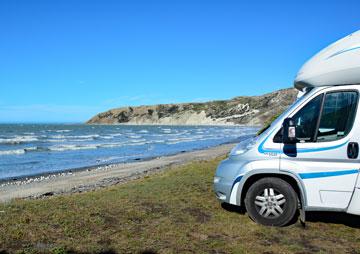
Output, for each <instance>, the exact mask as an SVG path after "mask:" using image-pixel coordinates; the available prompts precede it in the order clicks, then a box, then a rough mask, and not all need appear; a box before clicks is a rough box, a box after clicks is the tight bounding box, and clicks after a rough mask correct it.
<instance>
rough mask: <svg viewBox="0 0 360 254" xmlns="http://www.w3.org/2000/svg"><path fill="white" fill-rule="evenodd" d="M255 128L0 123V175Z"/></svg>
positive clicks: (176, 147)
mask: <svg viewBox="0 0 360 254" xmlns="http://www.w3.org/2000/svg"><path fill="white" fill-rule="evenodd" d="M256 131H257V128H255V127H240V126H127V125H120V126H119V125H111V126H104V125H66V124H0V180H4V179H14V178H19V177H24V176H32V175H39V174H47V173H54V172H61V171H67V170H72V169H79V168H84V167H92V166H97V165H107V164H112V163H122V162H133V161H139V160H146V159H150V158H154V157H159V156H165V155H172V154H177V153H180V152H184V151H193V150H198V149H205V148H209V147H213V146H217V145H220V144H224V143H229V142H237V141H240V140H243V139H246V138H249V137H251V136H253V135H254V134H255V133H256Z"/></svg>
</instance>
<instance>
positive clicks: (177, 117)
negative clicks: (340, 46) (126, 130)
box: [87, 88, 297, 125]
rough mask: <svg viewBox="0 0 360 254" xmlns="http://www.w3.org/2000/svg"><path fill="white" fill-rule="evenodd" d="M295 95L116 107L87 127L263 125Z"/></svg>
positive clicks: (287, 91) (280, 92) (284, 91)
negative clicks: (112, 125) (126, 125)
mask: <svg viewBox="0 0 360 254" xmlns="http://www.w3.org/2000/svg"><path fill="white" fill-rule="evenodd" d="M296 94H297V91H296V90H295V89H293V88H289V89H282V90H278V91H275V92H272V93H267V94H264V95H260V96H239V97H235V98H233V99H230V100H219V101H209V102H202V103H181V104H159V105H152V106H138V107H122V108H115V109H111V110H108V111H106V112H103V113H100V114H97V115H96V116H94V117H92V118H91V119H90V120H89V121H87V124H134V125H140V124H149V125H156V124H163V125H216V124H231V125H233V124H241V125H262V124H263V123H264V122H266V121H268V120H269V119H270V118H271V117H272V116H274V115H276V114H278V113H280V112H282V111H283V110H285V109H286V108H287V107H288V106H289V105H290V104H291V103H293V102H294V100H295V99H296Z"/></svg>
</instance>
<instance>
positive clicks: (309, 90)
mask: <svg viewBox="0 0 360 254" xmlns="http://www.w3.org/2000/svg"><path fill="white" fill-rule="evenodd" d="M311 91H313V89H308V90H307V91H306V92H305V93H304V94H303V95H302V96H301V97H298V98H297V99H296V100H295V101H294V102H293V104H291V105H290V106H289V107H288V108H287V109H286V110H285V111H284V112H283V113H281V114H280V115H279V116H278V117H277V118H276V119H275V120H274V121H273V122H272V123H271V124H269V125H268V126H266V127H265V128H263V129H262V130H261V131H259V132H258V134H257V135H258V136H260V135H261V134H263V133H264V132H265V131H267V130H268V129H269V128H270V127H271V126H274V125H276V124H277V123H278V121H279V119H282V118H283V116H284V115H287V114H288V113H289V112H290V111H291V110H292V108H294V107H295V108H296V107H297V106H298V105H300V104H301V103H302V102H303V101H304V100H305V99H306V98H308V96H309V94H310V92H311Z"/></svg>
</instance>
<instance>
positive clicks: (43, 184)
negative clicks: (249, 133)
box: [0, 144, 234, 202]
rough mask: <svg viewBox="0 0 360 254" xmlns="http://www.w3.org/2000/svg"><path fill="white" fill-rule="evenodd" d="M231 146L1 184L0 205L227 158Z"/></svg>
mask: <svg viewBox="0 0 360 254" xmlns="http://www.w3.org/2000/svg"><path fill="white" fill-rule="evenodd" d="M233 146H234V144H224V145H220V146H216V147H213V148H209V149H205V150H197V151H192V152H184V153H180V154H176V155H171V156H164V157H159V158H155V159H151V160H147V161H139V162H132V163H121V164H112V165H107V166H96V167H91V168H86V169H82V170H74V171H71V172H63V173H57V174H48V175H42V176H36V177H32V178H23V179H19V180H12V181H7V182H3V183H1V185H0V202H8V201H10V200H12V199H17V198H29V199H35V198H44V197H48V196H53V195H62V194H70V193H79V192H85V191H93V190H96V189H99V188H104V187H107V186H111V185H114V184H119V183H124V182H128V181H131V180H133V179H137V178H141V177H144V176H146V175H149V174H152V173H155V172H159V171H162V170H165V169H168V168H169V166H172V165H181V164H185V163H188V162H190V161H194V160H208V159H211V158H215V157H218V156H222V155H225V154H227V153H228V152H229V151H230V149H231V148H232V147H233Z"/></svg>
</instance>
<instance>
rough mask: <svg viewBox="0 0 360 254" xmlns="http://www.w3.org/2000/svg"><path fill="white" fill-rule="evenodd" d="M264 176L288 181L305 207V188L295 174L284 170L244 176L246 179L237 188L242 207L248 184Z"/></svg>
mask: <svg viewBox="0 0 360 254" xmlns="http://www.w3.org/2000/svg"><path fill="white" fill-rule="evenodd" d="M265 177H277V178H280V179H282V180H284V181H286V182H287V183H289V184H290V185H291V186H292V187H293V188H294V190H295V192H296V194H297V195H298V198H299V200H300V204H301V207H302V208H305V207H306V204H307V203H306V193H305V189H304V187H303V186H302V184H301V182H300V180H299V179H297V177H296V176H294V175H292V174H289V173H285V172H259V173H254V174H251V175H249V176H247V177H246V179H244V182H243V184H242V186H241V188H239V196H238V197H239V198H240V200H239V204H240V205H241V206H242V207H244V205H245V204H244V200H245V196H246V193H247V191H248V190H249V188H250V186H251V185H252V184H253V183H255V182H256V181H258V180H260V179H262V178H265Z"/></svg>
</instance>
